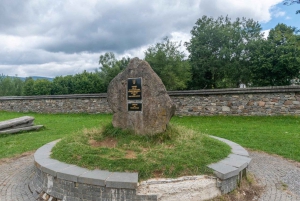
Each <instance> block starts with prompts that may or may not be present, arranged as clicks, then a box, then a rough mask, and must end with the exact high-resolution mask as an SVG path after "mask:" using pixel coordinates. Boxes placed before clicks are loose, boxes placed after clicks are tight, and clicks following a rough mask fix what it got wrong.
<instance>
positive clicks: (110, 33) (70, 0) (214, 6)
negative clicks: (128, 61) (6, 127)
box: [0, 0, 284, 77]
mask: <svg viewBox="0 0 300 201" xmlns="http://www.w3.org/2000/svg"><path fill="white" fill-rule="evenodd" d="M0 2H1V5H5V9H4V10H1V12H0V74H1V73H4V74H8V75H15V74H18V75H19V76H33V75H40V76H49V77H55V76H58V75H67V74H75V73H80V72H82V71H83V70H88V71H93V70H94V69H95V68H97V67H98V58H99V55H100V54H103V53H104V52H109V51H112V52H114V53H115V54H116V56H117V58H121V57H123V56H129V57H136V56H137V57H139V58H144V52H145V50H146V49H147V48H148V47H149V46H150V45H154V44H155V43H157V42H162V39H163V38H164V37H166V36H168V37H169V38H170V40H172V41H182V43H184V42H187V41H189V40H190V37H191V36H190V31H191V29H192V27H193V26H194V24H195V22H196V21H197V19H199V18H201V17H202V16H203V15H207V16H211V17H215V18H216V17H219V16H221V15H223V16H226V15H228V16H229V17H230V18H232V19H235V18H237V17H240V18H241V17H247V18H253V19H254V20H256V21H259V22H268V21H269V20H270V19H271V17H272V15H273V16H283V15H284V13H283V12H282V11H280V10H277V11H276V8H274V6H275V5H276V4H278V3H280V2H282V0H264V1H261V0H252V1H251V2H249V0H215V1H211V0H173V1H169V0H154V1H139V0H115V1H109V0H102V1H99V0H86V1H81V0H64V1H43V0H27V1H21V2H18V3H17V2H15V1H11V0H0ZM182 51H185V53H186V54H188V52H186V50H185V47H184V46H182Z"/></svg>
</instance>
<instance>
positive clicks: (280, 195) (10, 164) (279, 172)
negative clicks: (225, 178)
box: [0, 151, 300, 201]
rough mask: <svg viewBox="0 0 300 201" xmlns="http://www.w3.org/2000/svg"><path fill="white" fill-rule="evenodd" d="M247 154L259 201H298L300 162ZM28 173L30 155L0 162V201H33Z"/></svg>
mask: <svg viewBox="0 0 300 201" xmlns="http://www.w3.org/2000/svg"><path fill="white" fill-rule="evenodd" d="M249 154H250V157H251V158H252V162H251V164H250V166H249V171H250V172H251V173H253V174H254V176H255V177H256V178H257V179H258V180H259V182H260V183H261V184H262V185H264V186H265V190H264V193H263V194H262V196H261V198H260V201H300V163H296V162H293V161H288V160H286V159H283V158H281V157H278V156H273V155H268V154H265V153H262V152H252V151H249ZM32 173H33V155H32V154H30V155H27V156H24V157H21V158H18V159H13V160H9V161H5V162H3V161H2V163H1V161H0V201H34V200H35V199H34V197H33V196H32V193H31V192H30V190H29V188H28V183H29V181H30V178H31V176H32Z"/></svg>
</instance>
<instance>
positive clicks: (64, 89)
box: [51, 75, 75, 95]
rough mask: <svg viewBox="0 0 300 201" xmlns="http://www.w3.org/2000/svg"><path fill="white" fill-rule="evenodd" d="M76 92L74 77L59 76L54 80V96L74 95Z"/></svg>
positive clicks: (52, 91)
mask: <svg viewBox="0 0 300 201" xmlns="http://www.w3.org/2000/svg"><path fill="white" fill-rule="evenodd" d="M74 91H75V89H74V83H73V75H67V76H57V77H55V78H54V79H53V83H52V90H51V94H52V95H62V94H73V93H74Z"/></svg>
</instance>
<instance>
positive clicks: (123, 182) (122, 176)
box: [106, 172, 138, 189]
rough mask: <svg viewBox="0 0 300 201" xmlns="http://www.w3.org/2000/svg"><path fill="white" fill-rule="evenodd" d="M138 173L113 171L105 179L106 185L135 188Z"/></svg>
mask: <svg viewBox="0 0 300 201" xmlns="http://www.w3.org/2000/svg"><path fill="white" fill-rule="evenodd" d="M137 184H138V173H124V172H114V173H113V174H111V175H110V176H109V177H108V178H107V180H106V187H110V188H127V189H136V187H137Z"/></svg>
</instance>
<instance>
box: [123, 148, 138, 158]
mask: <svg viewBox="0 0 300 201" xmlns="http://www.w3.org/2000/svg"><path fill="white" fill-rule="evenodd" d="M125 158H127V159H136V153H135V152H134V151H131V150H127V151H126V155H125Z"/></svg>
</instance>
